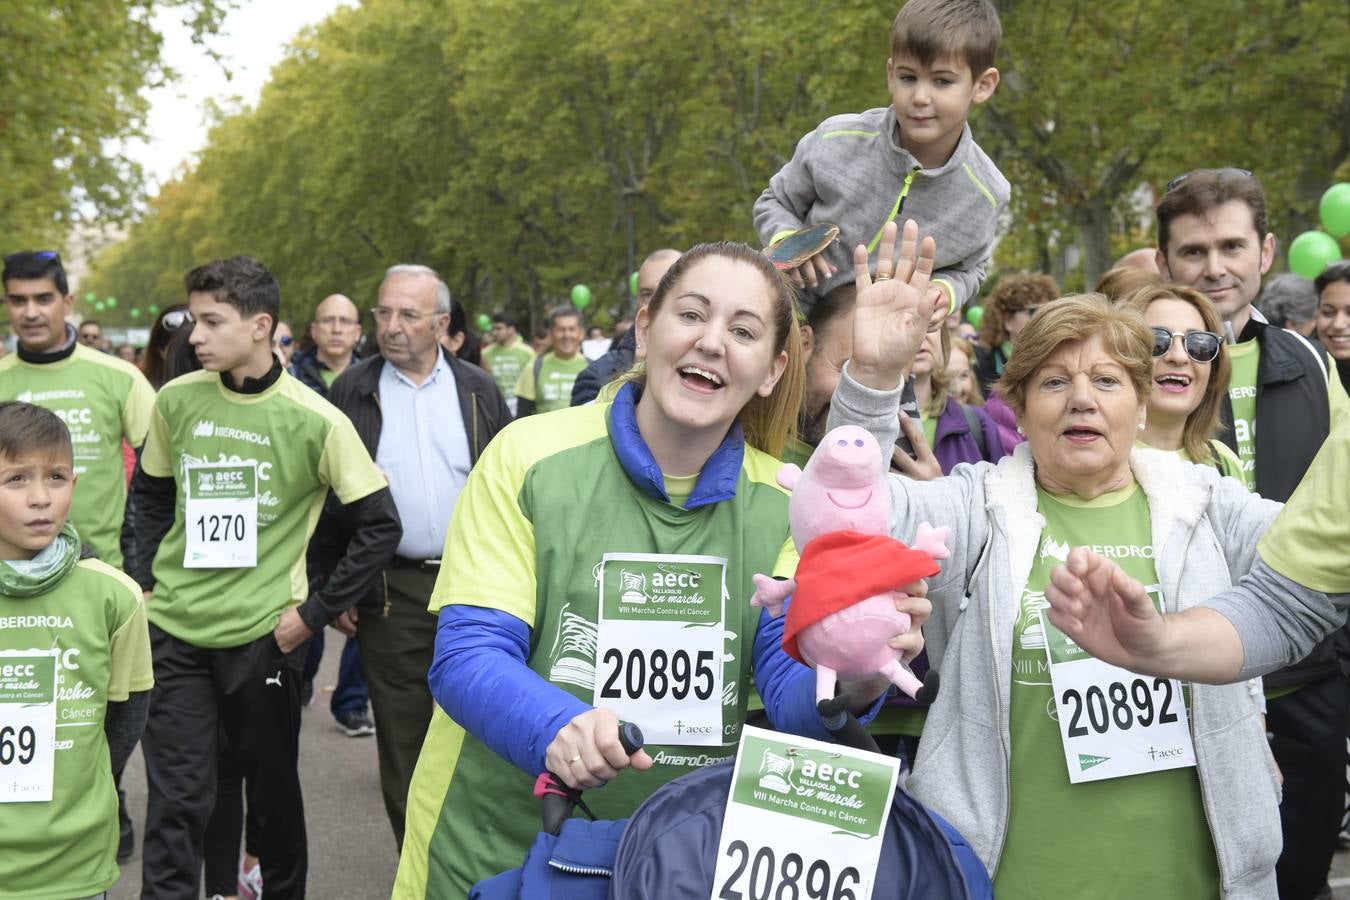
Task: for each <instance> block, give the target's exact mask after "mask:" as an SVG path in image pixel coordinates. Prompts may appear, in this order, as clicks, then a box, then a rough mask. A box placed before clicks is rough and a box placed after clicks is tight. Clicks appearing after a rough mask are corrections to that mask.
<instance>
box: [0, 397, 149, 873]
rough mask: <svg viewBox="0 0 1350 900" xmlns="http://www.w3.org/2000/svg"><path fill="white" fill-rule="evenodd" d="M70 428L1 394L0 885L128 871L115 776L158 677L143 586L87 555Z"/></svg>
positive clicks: (47, 412) (138, 731)
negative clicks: (121, 865)
mask: <svg viewBox="0 0 1350 900" xmlns="http://www.w3.org/2000/svg"><path fill="white" fill-rule="evenodd" d="M75 481H76V475H75V457H74V452H73V449H72V443H71V439H70V431H69V430H68V429H67V427H66V425H65V424H64V423H63V422H62V421H61V419H60V418H58V417H57V415H56V414H55V413H53V412H51V411H50V410H47V409H44V408H42V407H38V406H33V405H31V404H28V403H17V402H7V403H0V892H2V893H3V894H4V896H5V897H11V898H33V900H36V898H51V900H67V898H71V897H90V896H93V895H95V894H100V893H102V892H103V891H106V890H107V889H108V888H109V887H110V886H111V885H112V884H113V882H115V881H116V880H117V840H118V822H117V792H116V790H115V788H114V787H113V771H114V769H119V770H120V769H121V767H122V766H123V765H125V764H126V760H127V757H128V756H130V755H131V751H132V748H133V747H135V746H136V741H137V740H138V739H139V738H140V735H141V729H142V727H143V726H144V725H145V713H146V709H147V707H148V706H149V696H150V695H149V690H150V688H151V686H152V685H153V683H154V679H153V676H152V672H151V663H150V640H149V635H148V633H147V630H146V621H145V604H144V603H143V602H142V600H141V594H140V590H139V589H138V588H137V586H136V584H135V582H133V581H132V580H131V579H130V578H128V577H126V576H125V575H123V574H122V573H121V572H119V571H117V570H116V569H114V568H112V567H111V566H108V565H105V564H104V563H101V562H99V561H98V560H97V559H92V558H90V559H81V545H80V539H79V536H78V535H77V534H76V533H75V529H74V527H72V526H71V525H70V524H69V522H68V521H67V517H68V515H69V513H70V505H71V500H72V498H73V496H74V492H75Z"/></svg>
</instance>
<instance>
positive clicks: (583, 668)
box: [393, 403, 797, 898]
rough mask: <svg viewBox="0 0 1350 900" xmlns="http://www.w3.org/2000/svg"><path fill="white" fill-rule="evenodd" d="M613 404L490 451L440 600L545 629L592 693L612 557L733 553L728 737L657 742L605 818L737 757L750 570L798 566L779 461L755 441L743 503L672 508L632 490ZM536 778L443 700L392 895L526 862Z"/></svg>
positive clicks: (567, 416) (562, 661)
mask: <svg viewBox="0 0 1350 900" xmlns="http://www.w3.org/2000/svg"><path fill="white" fill-rule="evenodd" d="M610 406H611V405H610V404H608V403H594V404H589V405H586V406H579V407H574V408H572V409H569V410H564V411H562V412H559V413H555V414H554V415H552V416H549V417H547V418H540V417H534V416H532V417H527V418H525V419H521V420H518V421H516V422H514V423H513V424H511V425H510V426H509V427H507V428H506V429H505V430H504V431H502V432H501V433H500V434H499V435H498V436H497V439H496V440H494V441H493V442H492V443H491V444H490V445H488V448H487V450H486V451H484V453H483V456H482V457H481V458H480V459H479V461H478V464H477V465H476V466H474V469H473V472H471V473H470V475H469V481H468V483H467V484H466V485H465V487H464V492H463V493H462V494H460V497H459V501H458V502H457V503H456V504H455V511H454V516H453V519H452V521H451V526H450V531H449V534H448V535H447V536H446V545H445V553H444V558H446V559H454V560H459V561H460V562H459V563H458V564H456V565H454V566H446V567H443V568H442V569H441V573H440V575H439V577H438V578H437V581H436V588H435V590H434V591H433V593H432V596H431V604H430V608H431V610H432V612H438V611H439V610H440V609H441V608H442V607H443V606H447V605H451V604H461V605H466V606H478V607H486V608H491V609H496V610H500V611H502V612H506V613H509V614H510V615H512V616H515V617H516V618H518V619H520V620H521V621H522V622H524V623H526V624H527V625H528V626H529V627H530V629H531V632H530V648H529V657H528V659H527V664H528V665H529V666H530V668H531V669H533V670H534V671H535V672H537V673H538V674H539V675H540V677H541V678H544V679H546V680H548V681H549V682H550V683H552V684H553V685H554V686H555V687H557V688H561V689H562V690H565V691H567V692H568V693H571V694H573V695H574V696H576V697H578V698H581V699H582V700H584V701H585V702H587V703H590V702H591V701H592V699H593V697H594V691H595V686H596V668H597V665H598V664H600V661H599V660H597V658H596V647H597V642H598V640H599V627H598V624H597V623H598V620H599V616H598V607H599V596H598V587H597V585H598V580H599V579H600V578H602V577H603V576H602V575H601V572H600V568H601V562H602V557H603V556H604V554H606V553H633V554H639V553H640V554H672V555H673V554H678V555H681V556H684V555H692V556H697V555H707V556H714V557H720V558H724V559H725V560H726V563H725V570H724V576H725V585H726V595H725V619H724V635H723V637H724V639H725V642H726V643H725V645H724V646H725V655H724V657H723V668H722V683H723V690H722V695H721V701H722V721H723V730H722V735H721V741H720V743H718V744H714V745H711V746H683V745H667V744H656V743H651V742H649V743H648V745H647V747H646V750H647V752H648V753H649V754H651V756H652V758H653V760H654V761H655V765H654V766H653V767H652V768H651V769H650V770H648V771H646V772H639V771H635V770H628V771H625V772H623V773H622V774H621V775H620V776H619V777H618V778H616V779H615V780H614V781H612V782H611V783H609V784H608V785H606V786H605V787H604V788H601V789H598V790H593V791H587V792H586V803H587V804H588V805H589V806H590V807H591V808H592V809H593V810H594V811H595V813H596V814H597V815H598V816H599V817H600V818H602V819H615V818H622V817H624V816H628V815H632V813H633V810H634V809H636V808H637V805H638V803H640V802H641V801H642V800H643V799H644V798H646V797H647V796H649V795H650V794H651V793H652V792H653V791H655V790H656V789H657V788H658V787H660V786H661V785H663V784H665V783H666V782H668V781H670V780H671V779H672V778H675V777H676V776H678V775H682V774H684V773H685V772H688V771H691V770H692V769H693V768H695V767H697V766H702V765H709V764H711V763H715V762H719V761H721V760H724V759H727V758H730V757H731V756H732V755H734V753H735V752H736V744H737V741H738V740H739V738H740V731H741V726H742V724H743V723H744V721H745V709H746V696H747V690H746V686H747V685H748V682H749V676H750V666H751V656H752V648H753V642H754V637H755V632H756V630H757V628H758V623H759V617H760V612H761V610H759V609H757V608H755V607H753V606H751V605H750V596H751V594H752V593H753V592H754V584H753V582H752V581H751V576H752V575H754V574H755V573H756V572H760V573H766V574H771V575H785V576H790V575H792V574H793V573H794V572H795V571H796V565H797V552H796V549H795V547H794V546H793V544H792V538H791V535H790V534H789V531H788V521H787V503H788V494H787V492H786V491H784V490H783V489H782V488H780V487H779V486H778V485H777V484H776V483H775V481H774V478H775V476H776V475H777V472H778V469H779V467H780V463H779V462H778V460H776V459H773V458H772V457H770V456H768V455H767V454H764V453H761V452H759V451H757V450H755V449H754V448H752V447H750V446H746V447H745V455H744V459H743V461H742V465H741V471H740V473H739V475H738V477H737V482H736V495H735V497H734V499H730V500H724V501H722V502H719V503H713V504H709V505H704V506H700V507H698V508H696V509H692V510H689V509H683V508H681V507H677V506H674V505H672V504H669V503H664V502H662V501H660V500H657V499H655V498H653V497H651V496H650V495H648V494H647V493H645V492H644V491H642V490H641V489H639V488H638V487H637V486H636V485H634V484H633V483H632V481H630V480H629V478H628V475H627V474H626V472H625V471H624V469H623V468H622V466H621V465H620V463H619V461H618V459H617V458H616V456H615V453H614V448H613V446H612V445H611V443H610V439H609V434H608V428H607V422H608V417H609V411H610ZM673 487H674V486H673ZM644 583H645V582H644ZM639 724H641V723H639ZM533 783H534V776H533V775H527V774H526V773H524V772H522V771H520V770H519V769H517V768H516V767H515V766H513V765H511V764H510V763H508V762H506V761H505V760H503V759H501V758H500V757H498V756H497V755H496V754H495V753H493V752H492V750H490V749H488V747H487V746H486V745H485V744H483V743H482V742H480V741H479V740H478V739H477V738H475V737H473V736H472V735H469V734H466V733H465V731H464V729H463V728H461V727H460V726H459V725H458V724H456V723H455V722H454V721H453V720H451V719H450V718H449V717H448V716H447V715H446V714H445V712H444V711H443V710H441V709H440V708H439V707H437V709H436V710H435V711H434V712H433V714H432V720H431V725H430V728H429V729H428V731H427V736H426V741H425V743H424V744H423V747H422V755H421V757H420V759H419V760H418V763H417V770H416V773H415V774H414V776H413V781H412V786H411V788H410V790H409V792H408V812H407V836H406V838H405V839H404V842H403V856H402V859H401V861H400V863H399V870H398V880H397V882H396V884H395V886H394V891H393V894H394V896H395V897H398V898H413V897H417V898H422V897H462V896H464V895H465V894H467V893H468V890H469V887H470V886H471V885H472V884H473V883H474V882H476V881H478V880H479V879H481V878H484V877H486V876H488V875H491V874H494V873H496V872H500V871H503V870H504V869H508V868H511V867H512V866H517V865H519V864H520V860H521V858H522V857H523V856H524V854H525V851H526V850H527V849H528V847H529V845H530V843H531V842H532V841H533V840H534V837H535V834H536V833H537V832H538V830H539V801H538V800H536V799H535V798H534V797H533V796H532V795H531V785H532V784H533Z"/></svg>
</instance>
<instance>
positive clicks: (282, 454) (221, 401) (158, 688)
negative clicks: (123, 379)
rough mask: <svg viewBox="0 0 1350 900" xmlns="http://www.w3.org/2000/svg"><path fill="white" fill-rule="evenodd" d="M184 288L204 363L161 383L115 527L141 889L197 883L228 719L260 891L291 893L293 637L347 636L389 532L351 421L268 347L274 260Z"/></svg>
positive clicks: (297, 652)
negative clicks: (339, 531) (336, 543)
mask: <svg viewBox="0 0 1350 900" xmlns="http://www.w3.org/2000/svg"><path fill="white" fill-rule="evenodd" d="M187 291H188V306H189V308H190V309H191V311H192V315H193V319H194V324H193V329H192V334H191V336H190V343H191V344H192V346H193V348H194V349H195V351H196V353H197V358H198V359H199V360H201V363H202V366H203V370H202V371H200V372H193V373H190V374H188V375H184V376H183V377H182V378H178V379H175V380H173V381H171V382H169V383H168V384H166V385H165V386H164V387H163V388H162V389H161V390H160V393H159V397H158V398H157V399H156V401H155V408H154V411H153V413H152V415H151V418H150V431H149V434H148V436H147V437H146V441H145V449H144V451H143V452H142V454H141V460H140V464H139V465H138V466H137V469H136V473H135V475H134V476H133V478H132V486H131V496H132V501H131V503H129V504H128V515H127V521H126V524H125V525H124V528H123V531H124V535H135V536H136V540H135V544H136V546H137V548H138V552H137V553H135V554H133V556H134V558H133V559H130V560H129V563H130V565H129V567H128V572H129V573H130V574H131V575H132V577H134V578H135V579H136V581H137V582H139V583H140V585H141V587H142V588H144V589H145V590H147V591H151V590H153V593H152V594H151V595H150V601H149V608H148V614H149V618H150V641H151V647H152V650H153V653H154V661H155V690H154V694H153V695H152V697H151V702H150V718H149V721H148V722H147V724H146V729H145V737H144V740H143V742H142V747H143V748H144V751H145V763H146V771H147V775H148V782H149V801H148V804H147V810H146V837H145V848H144V859H143V866H142V870H143V874H142V885H143V888H142V890H143V893H142V896H143V897H187V896H193V895H195V894H196V892H197V889H198V885H199V880H200V877H201V851H202V839H203V834H204V832H205V829H206V822H207V819H208V817H209V816H210V813H211V809H212V806H213V804H214V799H215V784H216V753H217V738H218V735H219V734H221V733H223V734H224V736H225V738H226V739H227V740H228V742H229V745H230V747H231V748H232V751H233V752H234V754H235V755H236V756H237V757H238V759H239V762H240V764H241V767H242V769H243V772H244V779H245V783H246V786H247V792H248V805H249V813H250V820H252V821H256V822H257V824H258V826H259V827H258V830H257V833H256V834H254V835H252V836H253V837H255V838H256V840H257V846H258V848H259V850H260V853H259V857H260V862H261V866H262V878H263V884H265V885H266V886H267V896H268V897H269V898H286V897H303V896H304V892H305V876H306V868H307V863H306V858H307V855H306V839H305V819H304V808H303V804H302V802H301V796H300V777H299V773H298V771H297V768H296V764H297V760H298V756H299V749H300V747H299V726H300V708H301V707H300V682H301V671H302V669H303V664H304V656H305V653H304V650H303V649H302V648H303V646H304V644H305V642H306V641H307V640H308V639H309V638H310V636H311V635H312V634H313V633H314V632H315V631H318V630H319V629H320V628H323V627H324V626H325V625H328V624H333V625H335V626H336V627H338V628H339V629H340V630H342V631H344V632H345V633H346V634H348V635H351V634H354V633H355V619H354V615H353V612H352V608H353V606H354V605H355V603H356V600H357V599H358V598H359V597H360V596H362V594H364V593H365V592H366V591H367V590H369V589H370V588H371V587H373V583H374V581H375V580H376V579H377V578H379V576H380V573H381V572H382V571H383V569H384V568H385V566H386V565H387V564H388V563H389V560H390V559H391V558H392V557H393V554H394V549H395V547H396V546H397V545H398V541H399V538H400V537H401V536H402V528H401V527H400V525H399V520H398V512H397V510H396V509H395V508H394V504H393V500H392V499H391V497H390V495H389V488H388V485H387V484H386V482H385V479H384V476H383V475H382V474H381V473H380V471H379V469H377V468H376V467H375V464H374V462H372V461H371V458H370V454H369V453H367V452H366V449H365V446H364V445H363V444H362V443H361V439H360V438H359V437H358V436H357V433H356V429H355V428H354V427H353V426H352V423H351V421H350V420H348V419H347V417H346V416H344V415H343V414H342V413H341V412H339V411H338V410H337V409H336V408H334V407H333V406H332V405H331V404H329V403H328V401H326V400H324V399H323V398H321V397H319V396H318V395H317V394H315V393H314V392H313V391H311V390H310V389H309V388H307V387H305V386H304V385H303V384H301V383H300V382H299V381H298V380H296V379H295V378H293V377H291V376H290V375H288V374H286V373H285V371H284V370H283V369H282V367H281V363H280V361H279V360H277V358H276V357H275V356H274V355H273V353H272V343H271V342H272V330H273V323H275V322H276V320H277V313H278V310H279V307H280V290H279V288H278V286H277V283H276V280H275V279H274V278H273V277H272V275H271V273H270V272H268V271H267V269H266V268H264V267H263V266H262V265H261V264H260V263H258V262H257V261H255V260H252V259H249V258H248V257H244V256H238V257H235V258H233V259H228V260H221V261H217V262H213V263H209V264H207V265H205V266H201V267H200V268H197V269H194V270H192V271H191V272H189V273H188V276H187ZM330 489H331V490H332V491H333V493H334V494H335V495H336V496H337V499H338V501H339V502H340V503H341V504H342V509H341V513H340V515H341V516H342V517H343V518H344V520H346V521H347V522H349V523H350V525H351V533H352V535H353V537H352V538H351V540H350V542H349V543H348V545H347V550H346V555H345V556H343V557H342V558H341V559H340V560H339V561H338V563H337V565H336V566H335V567H334V568H333V570H332V571H331V572H326V573H324V575H325V576H326V577H325V579H324V580H323V582H322V586H321V587H320V588H319V589H318V591H317V592H316V593H314V594H313V595H311V594H309V590H308V579H307V578H306V572H305V550H306V546H307V544H308V542H309V538H310V535H311V534H312V533H313V531H314V524H315V522H316V521H317V520H318V517H319V512H320V510H321V509H322V507H323V503H324V498H325V497H326V495H327V493H328V491H329V490H330ZM129 543H131V541H130V540H129V539H125V538H124V541H123V544H124V545H128V544H129Z"/></svg>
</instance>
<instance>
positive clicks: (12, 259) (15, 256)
mask: <svg viewBox="0 0 1350 900" xmlns="http://www.w3.org/2000/svg"><path fill="white" fill-rule="evenodd" d="M30 259H40V260H42V261H43V262H52V261H55V262H57V263H60V262H61V255H60V254H59V253H57V252H56V251H55V250H23V251H21V252H19V253H11V254H10V255H9V256H6V257H5V265H7V266H8V265H12V264H13V263H16V262H22V261H26V260H30Z"/></svg>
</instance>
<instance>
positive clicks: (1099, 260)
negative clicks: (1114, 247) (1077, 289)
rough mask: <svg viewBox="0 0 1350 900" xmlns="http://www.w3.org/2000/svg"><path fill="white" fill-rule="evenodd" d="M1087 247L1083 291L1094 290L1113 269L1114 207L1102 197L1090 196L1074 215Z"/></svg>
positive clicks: (1084, 254) (1085, 248)
mask: <svg viewBox="0 0 1350 900" xmlns="http://www.w3.org/2000/svg"><path fill="white" fill-rule="evenodd" d="M1073 221H1074V224H1075V225H1077V226H1078V239H1079V241H1080V242H1081V243H1082V245H1083V290H1085V291H1090V290H1092V288H1093V287H1094V286H1095V285H1096V284H1097V279H1099V278H1101V277H1102V273H1104V272H1105V271H1106V270H1107V269H1109V268H1111V263H1112V262H1113V260H1112V259H1111V207H1110V205H1109V204H1108V203H1107V202H1106V201H1105V200H1104V199H1102V198H1101V197H1089V198H1087V199H1086V200H1085V201H1084V202H1083V204H1082V205H1081V206H1079V207H1078V208H1077V209H1075V210H1074V212H1073Z"/></svg>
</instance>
